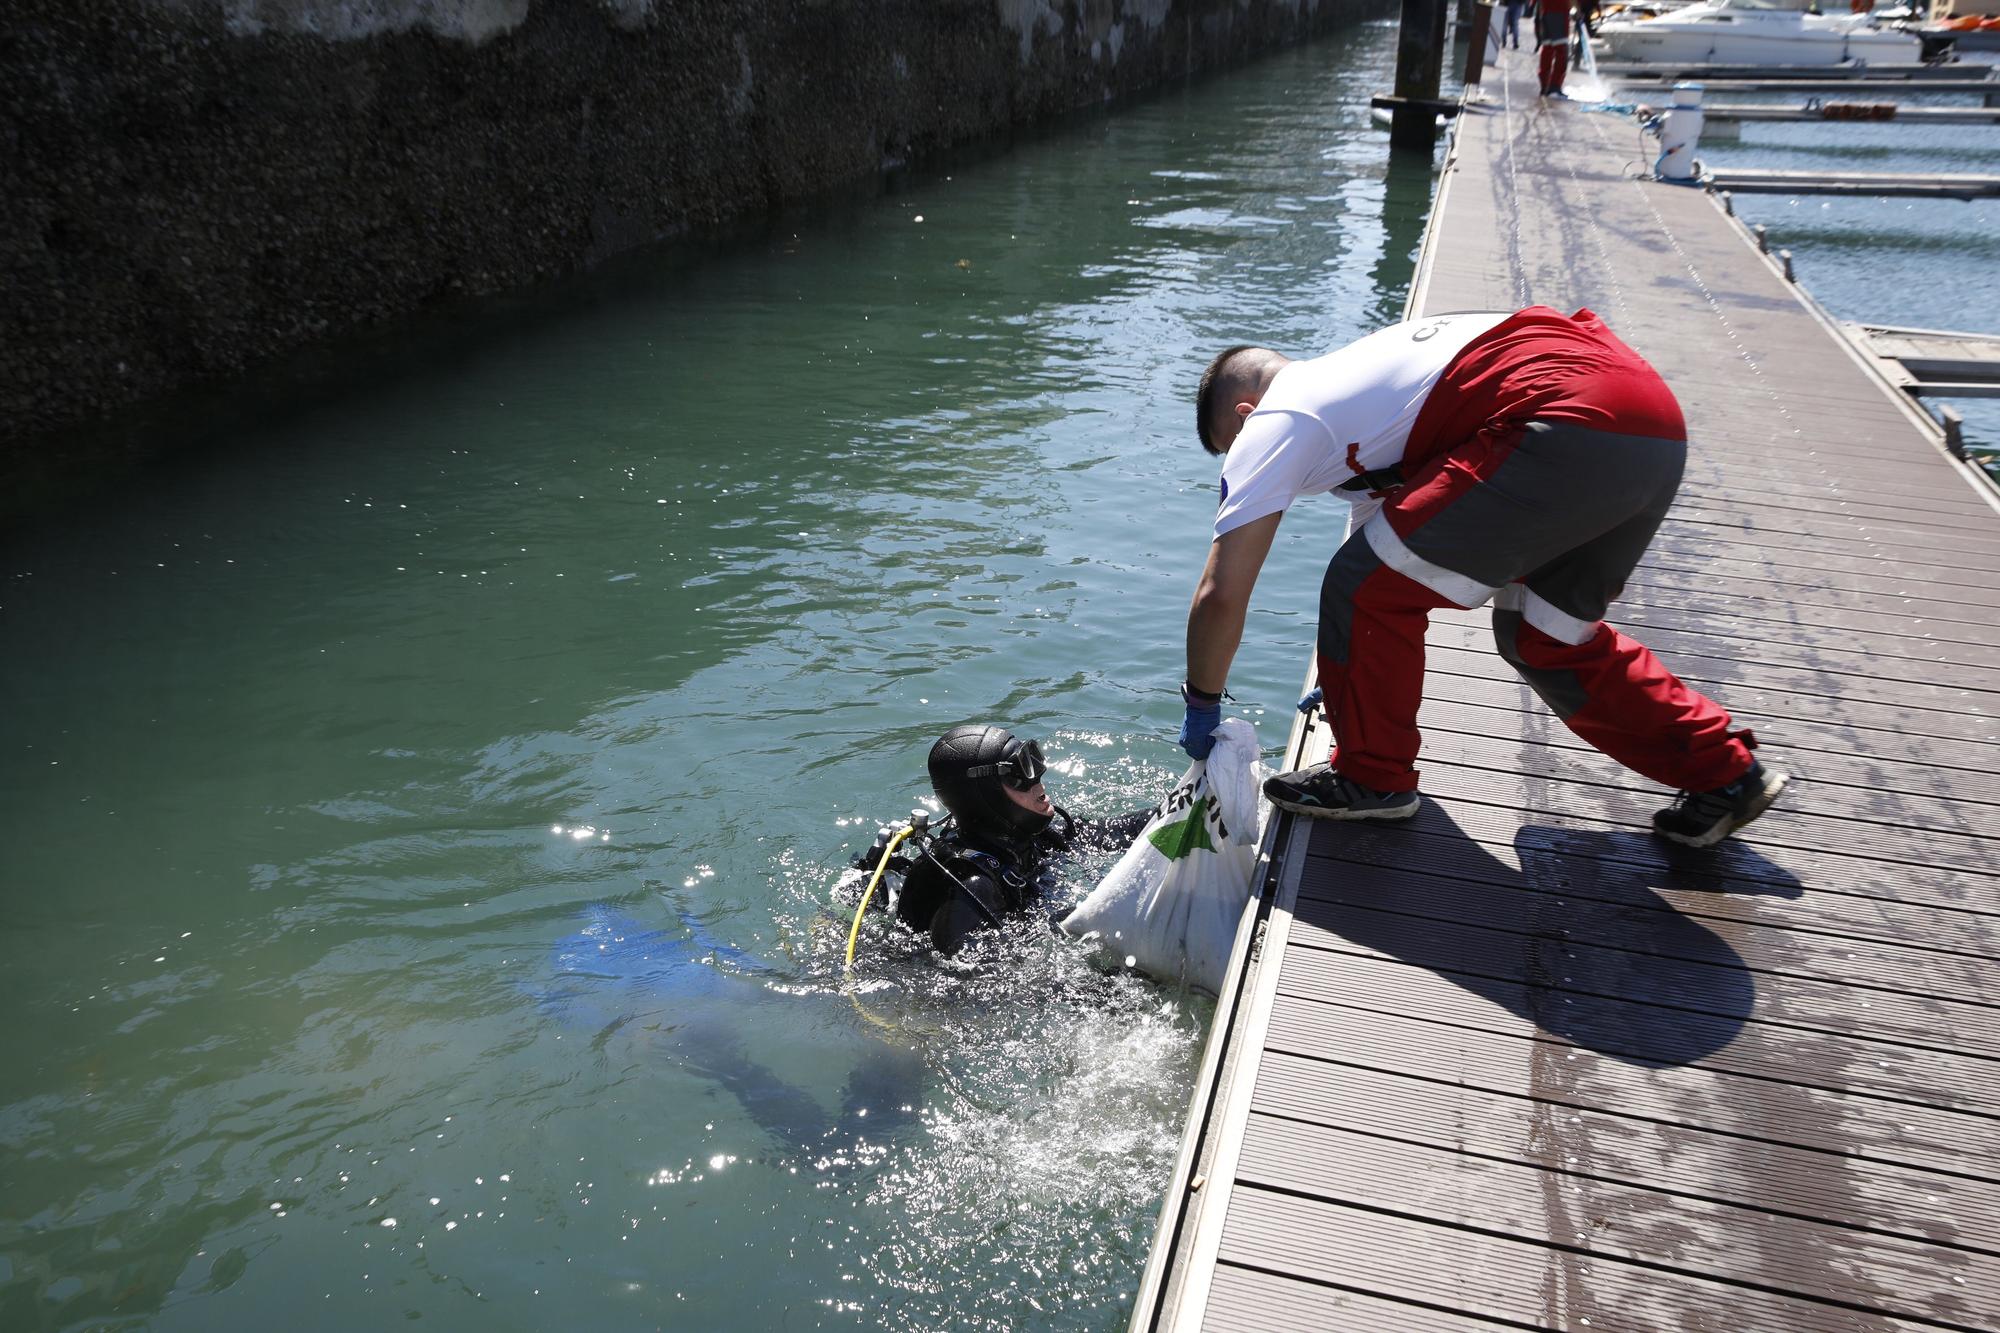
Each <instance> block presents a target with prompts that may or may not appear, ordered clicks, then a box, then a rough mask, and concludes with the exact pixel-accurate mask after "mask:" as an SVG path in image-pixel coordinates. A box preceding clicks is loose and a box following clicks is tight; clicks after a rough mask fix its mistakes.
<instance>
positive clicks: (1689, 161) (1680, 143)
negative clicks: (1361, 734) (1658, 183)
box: [1658, 83, 1701, 181]
mask: <svg viewBox="0 0 2000 1333" xmlns="http://www.w3.org/2000/svg"><path fill="white" fill-rule="evenodd" d="M1700 141H1701V85H1700V84H1698V83H1677V84H1675V85H1674V103H1673V105H1672V106H1671V107H1669V108H1668V109H1667V115H1666V119H1665V120H1664V121H1662V122H1661V124H1660V165H1659V167H1658V174H1659V177H1660V179H1661V180H1663V181H1691V180H1693V179H1694V175H1695V165H1694V150H1695V145H1696V144H1697V143H1699V142H1700Z"/></svg>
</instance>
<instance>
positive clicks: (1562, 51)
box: [1534, 0, 1570, 97]
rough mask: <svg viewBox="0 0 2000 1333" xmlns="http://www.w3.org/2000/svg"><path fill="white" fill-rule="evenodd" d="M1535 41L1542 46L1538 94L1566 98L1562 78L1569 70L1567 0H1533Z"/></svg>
mask: <svg viewBox="0 0 2000 1333" xmlns="http://www.w3.org/2000/svg"><path fill="white" fill-rule="evenodd" d="M1534 3H1535V42H1536V44H1537V45H1538V46H1540V47H1541V49H1542V64H1541V75H1542V96H1544V97H1567V96H1568V94H1567V93H1565V92H1564V91H1563V77H1564V76H1565V75H1567V74H1568V73H1569V6H1570V0H1534Z"/></svg>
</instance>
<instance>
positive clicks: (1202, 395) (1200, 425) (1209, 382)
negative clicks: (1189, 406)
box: [1194, 343, 1257, 454]
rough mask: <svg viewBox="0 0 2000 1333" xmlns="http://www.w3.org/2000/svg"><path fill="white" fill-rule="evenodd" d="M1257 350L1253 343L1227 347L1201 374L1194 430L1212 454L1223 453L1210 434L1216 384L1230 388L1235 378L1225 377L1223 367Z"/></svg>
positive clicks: (1195, 407)
mask: <svg viewBox="0 0 2000 1333" xmlns="http://www.w3.org/2000/svg"><path fill="white" fill-rule="evenodd" d="M1256 350H1257V348H1256V345H1255V344H1253V343H1238V344H1236V346H1234V347H1225V348H1223V349H1222V351H1220V352H1219V353H1217V354H1216V358H1215V360H1213V361H1211V362H1209V363H1208V369H1207V370H1204V371H1202V372H1201V387H1200V388H1198V389H1196V390H1195V391H1194V429H1195V434H1197V435H1199V436H1200V437H1201V447H1202V448H1204V449H1206V450H1208V452H1210V453H1212V454H1220V453H1222V452H1223V451H1222V450H1220V449H1218V448H1216V447H1215V439H1214V437H1213V436H1211V435H1210V434H1209V433H1208V422H1209V418H1210V417H1211V416H1212V415H1213V410H1212V409H1213V408H1214V406H1215V393H1216V383H1217V381H1222V382H1223V385H1222V387H1223V388H1225V389H1226V388H1228V381H1229V380H1231V379H1234V378H1235V377H1234V376H1231V375H1225V374H1224V373H1223V367H1224V366H1226V365H1227V364H1228V363H1229V359H1230V358H1231V357H1233V356H1236V355H1238V354H1240V353H1243V352H1254V351H1256Z"/></svg>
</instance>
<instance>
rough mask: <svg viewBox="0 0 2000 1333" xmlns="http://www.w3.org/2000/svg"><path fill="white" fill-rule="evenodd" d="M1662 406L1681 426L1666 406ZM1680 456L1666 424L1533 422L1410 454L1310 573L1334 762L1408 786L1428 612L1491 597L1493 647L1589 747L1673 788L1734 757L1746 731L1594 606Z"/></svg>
mask: <svg viewBox="0 0 2000 1333" xmlns="http://www.w3.org/2000/svg"><path fill="white" fill-rule="evenodd" d="M1652 383H1653V385H1654V386H1656V392H1657V393H1658V394H1659V395H1665V394H1666V389H1665V386H1664V385H1660V384H1658V381H1657V380H1653V382H1652ZM1639 390H1640V392H1641V393H1642V394H1643V392H1644V391H1645V386H1639ZM1626 391H1627V390H1626V389H1625V388H1623V387H1621V386H1619V385H1616V384H1613V385H1609V386H1607V388H1606V390H1605V393H1606V394H1608V395H1611V396H1617V395H1619V394H1621V393H1624V392H1626ZM1665 402H1666V404H1667V405H1668V406H1669V407H1671V404H1672V399H1671V396H1667V397H1666V398H1665ZM1642 415H1643V414H1642ZM1671 419H1672V421H1673V423H1674V425H1675V427H1678V422H1679V413H1678V409H1677V408H1674V409H1672V418H1671ZM1656 421H1657V416H1656V417H1655V420H1654V421H1648V420H1643V419H1642V420H1639V421H1637V422H1635V426H1636V427H1637V428H1638V429H1641V430H1644V429H1652V428H1655V426H1656ZM1685 455H1686V445H1685V443H1684V442H1683V441H1681V440H1680V439H1678V438H1661V437H1659V436H1657V435H1646V434H1633V435H1621V434H1614V433H1611V432H1609V431H1604V430H1597V429H1591V428H1588V427H1583V426H1579V425H1575V424H1573V423H1566V422H1560V421H1533V422H1529V423H1528V424H1527V426H1526V427H1525V428H1509V429H1493V430H1488V431H1483V432H1481V433H1480V434H1479V435H1478V436H1476V437H1475V438H1473V439H1472V440H1470V441H1466V442H1465V443H1463V444H1461V445H1460V446H1458V447H1457V448H1454V449H1451V450H1449V451H1447V452H1446V453H1445V454H1444V455H1443V456H1442V457H1440V458H1438V459H1434V460H1433V461H1432V462H1431V463H1430V464H1428V465H1426V466H1425V467H1423V468H1421V469H1420V470H1419V471H1418V473H1417V474H1416V475H1415V476H1413V477H1412V478H1411V480H1410V484H1409V485H1407V486H1405V487H1403V488H1402V489H1401V490H1399V491H1397V492H1395V493H1394V494H1393V496H1392V497H1391V498H1390V499H1389V500H1388V502H1387V503H1386V504H1385V505H1384V507H1383V510H1382V511H1381V512H1380V513H1378V514H1376V515H1375V516H1374V517H1373V518H1371V519H1370V520H1369V521H1368V522H1367V523H1366V524H1364V525H1363V526H1362V528H1361V529H1360V530H1359V531H1357V532H1355V533H1353V534H1352V535H1351V536H1350V537H1349V538H1348V540H1347V541H1346V542H1345V543H1344V544H1343V545H1342V546H1341V549H1340V551H1339V553H1338V554H1337V555H1335V557H1334V559H1333V563H1332V564H1331V565H1329V566H1328V568H1327V574H1326V581H1325V583H1324V584H1322V586H1321V591H1320V629H1319V679H1320V684H1321V686H1322V687H1323V688H1324V690H1325V693H1326V704H1325V707H1326V713H1327V718H1328V721H1329V722H1330V724H1331V725H1332V728H1333V736H1334V748H1333V753H1332V755H1331V759H1332V762H1333V766H1334V768H1335V770H1336V771H1338V772H1340V773H1342V774H1344V775H1346V776H1348V777H1351V778H1353V779H1354V780H1355V781H1357V782H1361V783H1364V784H1366V785H1367V786H1370V787H1373V788H1376V789H1377V790H1382V791H1413V790H1415V789H1416V786H1417V770H1416V768H1415V762H1416V758H1417V751H1418V748H1419V746H1420V744H1421V739H1422V738H1421V736H1420V735H1419V733H1418V731H1417V707H1418V705H1419V703H1421V701H1422V697H1423V678H1424V630H1425V626H1426V624H1427V622H1428V619H1429V613H1430V612H1431V611H1432V610H1433V609H1435V608H1443V607H1461V608H1469V607H1474V606H1478V605H1481V604H1483V603H1485V602H1487V601H1489V600H1490V601H1492V602H1493V608H1494V609H1493V631H1494V637H1495V640H1496V641H1497V643H1498V646H1499V649H1500V653H1501V655H1502V656H1503V657H1504V658H1506V660H1507V661H1508V662H1509V663H1511V664H1512V665H1513V666H1514V668H1515V669H1516V670H1517V671H1519V672H1520V674H1521V676H1522V678H1523V679H1524V680H1526V681H1527V682H1528V684H1529V685H1530V686H1532V687H1533V688H1534V690H1535V691H1536V693H1537V694H1539V695H1540V696H1541V697H1542V699H1543V700H1544V702H1546V703H1547V704H1548V705H1549V706H1550V707H1551V708H1552V709H1553V710H1554V711H1555V713H1556V715H1557V716H1558V717H1560V718H1561V719H1562V721H1563V722H1564V724H1565V725H1567V726H1568V727H1569V729H1570V730H1571V731H1573V732H1575V733H1576V734H1577V735H1578V736H1579V737H1581V738H1582V739H1583V740H1585V741H1587V742H1588V743H1589V744H1590V745H1592V746H1593V747H1595V748H1596V749H1598V750H1600V751H1602V752H1603V753H1604V754H1606V755H1608V756H1610V757H1611V758H1612V759H1615V760H1617V761H1618V762H1619V763H1621V764H1623V765H1625V766H1626V767H1627V768H1630V769H1632V770H1634V771H1635V772H1638V773H1641V774H1643V775H1645V776H1646V777H1648V778H1651V779H1652V780H1654V781H1656V782H1660V783H1664V784H1665V785H1666V786H1669V787H1678V788H1686V789H1690V790H1694V791H1706V790H1708V789H1710V788H1713V787H1720V786H1723V785H1725V784H1727V783H1730V782H1734V781H1735V780H1736V779H1737V778H1739V777H1741V776H1742V775H1743V774H1744V773H1745V772H1747V771H1748V770H1749V768H1750V765H1751V763H1752V758H1751V754H1750V750H1751V748H1752V747H1753V746H1754V745H1755V744H1756V739H1755V737H1754V736H1752V735H1751V734H1750V733H1749V732H1747V731H1740V730H1737V729H1735V728H1734V727H1733V726H1732V723H1731V720H1730V717H1729V714H1728V713H1727V712H1726V711H1724V710H1723V709H1722V708H1721V707H1720V706H1719V705H1717V704H1716V703H1714V702H1713V701H1711V700H1709V699H1707V698H1704V697H1703V696H1702V695H1700V694H1698V693H1696V692H1695V691H1694V690H1692V689H1689V688H1688V687H1687V686H1686V685H1685V684H1683V683H1682V682H1681V681H1680V679H1679V678H1677V677H1676V676H1675V675H1674V674H1673V673H1672V672H1671V671H1669V670H1667V668H1666V667H1665V666H1663V665H1662V664H1661V663H1660V661H1659V659H1658V658H1656V657H1654V656H1653V654H1652V653H1651V652H1650V651H1648V650H1647V648H1646V647H1645V645H1644V644H1641V643H1639V642H1638V641H1637V640H1635V639H1632V638H1631V637H1629V636H1628V635H1625V634H1621V633H1619V632H1618V631H1617V630H1615V629H1613V628H1612V627H1611V626H1609V625H1607V624H1605V623H1603V620H1602V617H1603V614H1604V611H1605V609H1606V607H1608V606H1609V604H1610V603H1611V602H1612V600H1613V599H1615V598H1616V597H1617V596H1618V594H1619V593H1620V592H1621V591H1623V589H1624V584H1625V579H1626V578H1627V577H1628V576H1629V575H1630V573H1631V571H1632V569H1633V567H1634V566H1635V565H1637V564H1638V562H1639V558H1640V556H1642V555H1643V554H1644V553H1645V549H1646V546H1647V544H1648V543H1649V542H1650V541H1651V540H1652V537H1653V533H1654V532H1655V531H1656V530H1657V529H1658V527H1659V524H1660V521H1661V519H1662V518H1663V517H1664V516H1665V514H1666V511H1667V507H1668V506H1669V505H1670V504H1671V503H1672V501H1673V497H1674V492H1675V489H1676V488H1677V487H1678V486H1679V483H1680V474H1681V467H1682V464H1683V462H1684V461H1685Z"/></svg>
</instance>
